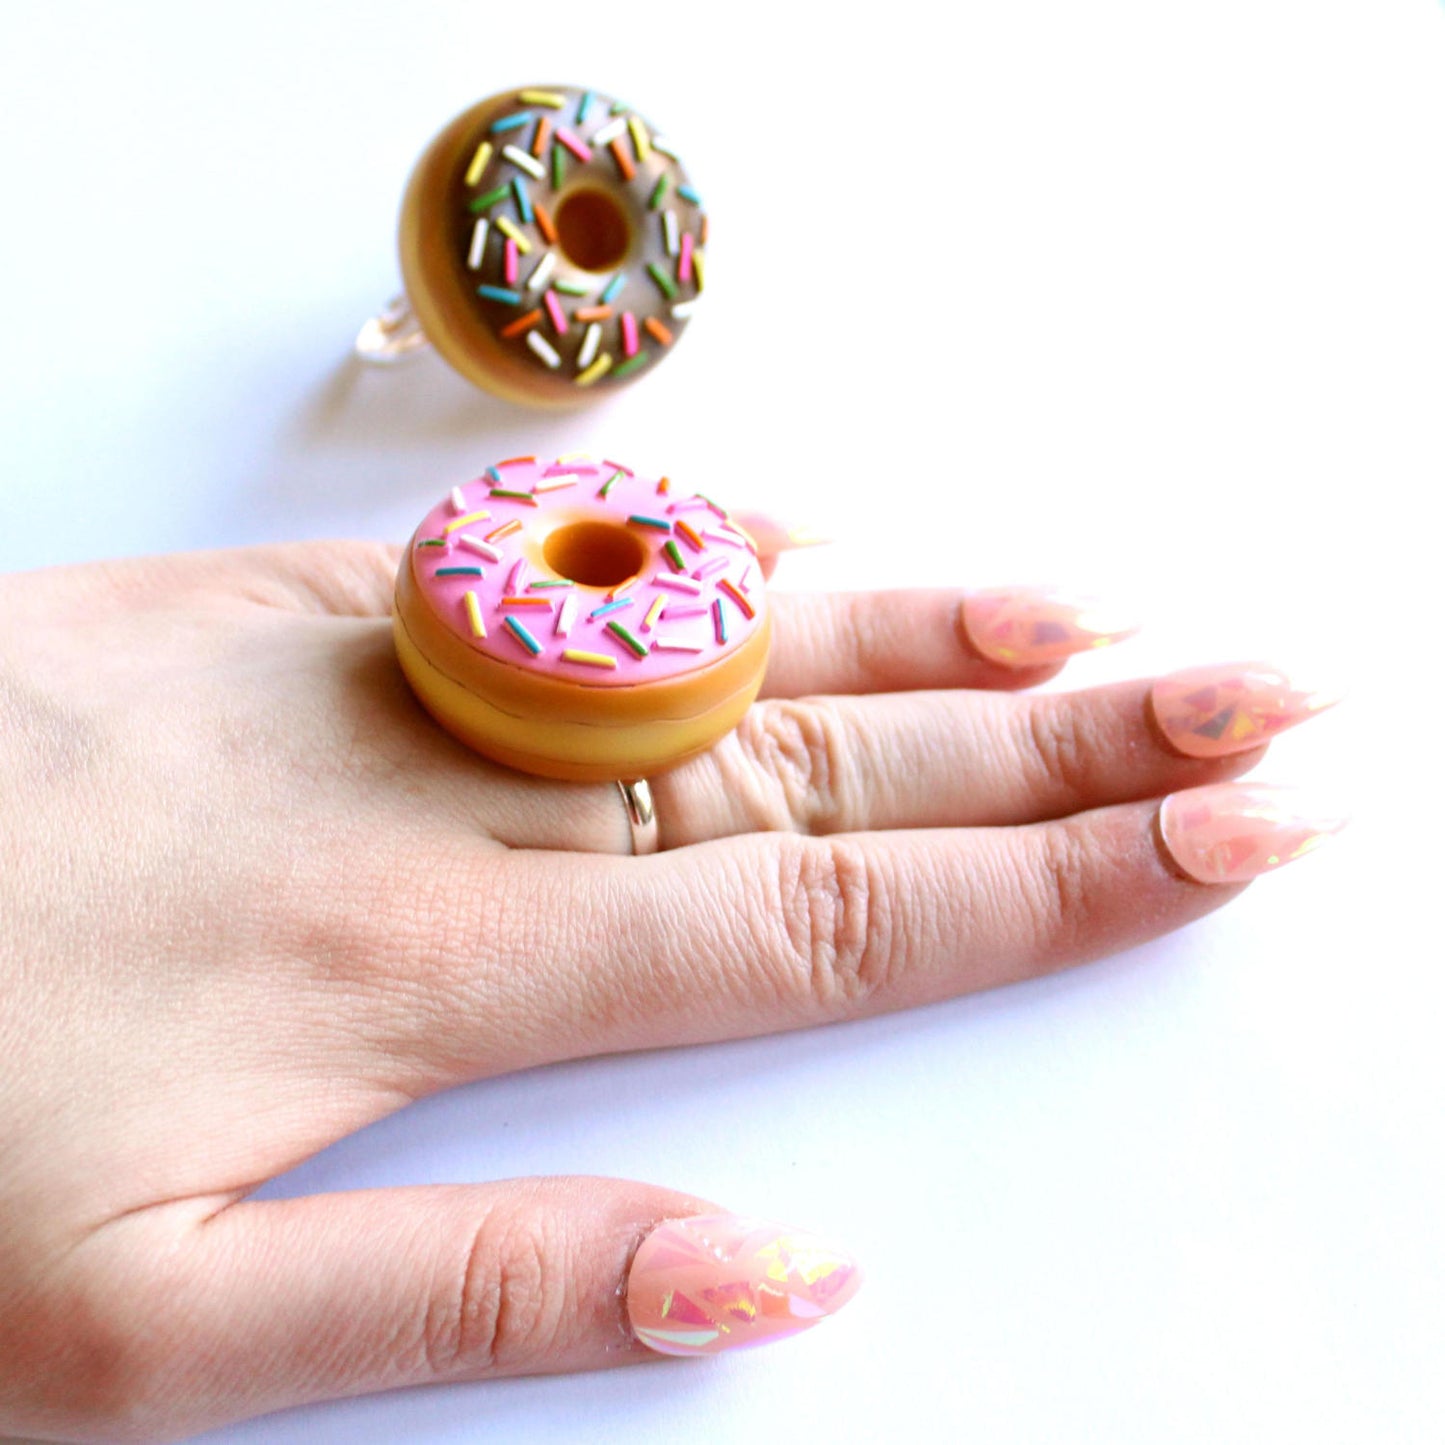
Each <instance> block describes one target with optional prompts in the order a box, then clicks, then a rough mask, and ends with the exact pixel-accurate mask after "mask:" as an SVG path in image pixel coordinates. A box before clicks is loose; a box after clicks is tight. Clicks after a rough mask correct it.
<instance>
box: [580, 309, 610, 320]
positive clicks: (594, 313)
mask: <svg viewBox="0 0 1445 1445" xmlns="http://www.w3.org/2000/svg"><path fill="white" fill-rule="evenodd" d="M572 319H573V320H574V321H587V322H592V321H610V320H611V319H612V308H611V307H610V306H579V307H578V308H577V309H576V310H575V311H574V312H573V313H572Z"/></svg>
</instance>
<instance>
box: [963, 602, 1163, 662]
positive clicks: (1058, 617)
mask: <svg viewBox="0 0 1445 1445" xmlns="http://www.w3.org/2000/svg"><path fill="white" fill-rule="evenodd" d="M963 626H964V630H965V631H966V632H967V633H968V640H969V641H970V642H971V643H972V644H973V645H974V647H975V648H977V649H978V651H979V652H981V653H982V654H983V655H984V656H985V657H987V658H989V659H991V660H992V661H994V662H1001V663H1002V664H1003V665H1004V666H1005V667H1037V666H1038V665H1039V664H1040V663H1048V662H1059V661H1062V660H1063V659H1064V658H1066V657H1072V656H1073V655H1074V654H1075V653H1076V652H1091V651H1093V650H1094V649H1095V648H1098V647H1107V646H1108V645H1109V644H1110V643H1111V642H1118V641H1120V640H1121V639H1122V638H1125V637H1131V636H1133V634H1134V633H1136V632H1137V631H1138V630H1139V627H1138V624H1137V623H1136V622H1134V621H1133V620H1132V619H1131V618H1126V617H1124V616H1123V615H1122V614H1120V613H1119V612H1118V611H1117V610H1116V609H1115V608H1113V607H1111V606H1109V605H1107V604H1106V603H1104V602H1101V601H1099V600H1097V599H1096V598H1089V597H1077V596H1073V595H1070V594H1069V593H1066V592H1062V591H1059V590H1058V589H1056V588H1052V587H990V588H985V589H984V590H982V591H980V592H970V593H969V594H968V595H967V596H966V597H965V598H964V599H963Z"/></svg>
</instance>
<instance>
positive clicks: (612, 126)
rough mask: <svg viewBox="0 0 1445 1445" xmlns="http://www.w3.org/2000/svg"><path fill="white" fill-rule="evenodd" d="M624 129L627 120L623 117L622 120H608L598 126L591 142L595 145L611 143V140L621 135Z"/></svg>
mask: <svg viewBox="0 0 1445 1445" xmlns="http://www.w3.org/2000/svg"><path fill="white" fill-rule="evenodd" d="M626 129H627V120H626V118H625V117H624V118H623V119H622V120H610V121H608V122H607V124H606V125H604V126H600V127H599V128H598V129H597V130H596V131H595V132H594V133H593V136H592V144H593V145H595V146H606V145H611V144H612V142H613V141H615V140H617V139H619V138H620V137H621V135H622V133H623V132H624V131H625V130H626Z"/></svg>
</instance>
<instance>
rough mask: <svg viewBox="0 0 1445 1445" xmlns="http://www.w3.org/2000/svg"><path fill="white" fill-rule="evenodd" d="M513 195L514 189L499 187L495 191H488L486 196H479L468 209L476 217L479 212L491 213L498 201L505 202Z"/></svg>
mask: <svg viewBox="0 0 1445 1445" xmlns="http://www.w3.org/2000/svg"><path fill="white" fill-rule="evenodd" d="M511 193H512V188H511V187H510V186H498V187H497V188H496V189H495V190H492V191H488V192H487V193H486V194H485V195H483V196H478V197H477V198H476V199H475V200H473V201H470V202H469V203H468V205H467V209H468V210H469V211H470V212H471V213H472V214H473V215H476V213H477V212H478V211H489V210H490V209H491V208H492V207H493V206H495V205H496V204H497V202H498V201H502V200H505V199H506V198H507V197H508V196H509V195H511Z"/></svg>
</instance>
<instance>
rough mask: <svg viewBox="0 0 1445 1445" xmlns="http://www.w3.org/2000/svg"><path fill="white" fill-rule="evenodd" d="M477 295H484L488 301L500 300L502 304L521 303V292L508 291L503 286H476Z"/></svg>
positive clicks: (517, 304) (512, 304) (516, 304)
mask: <svg viewBox="0 0 1445 1445" xmlns="http://www.w3.org/2000/svg"><path fill="white" fill-rule="evenodd" d="M477 295H478V296H483V297H485V298H486V299H487V300H488V301H500V302H501V303H502V304H503V305H504V306H520V305H521V304H522V293H521V292H520V291H509V290H507V288H506V287H505V286H478V287H477Z"/></svg>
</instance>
